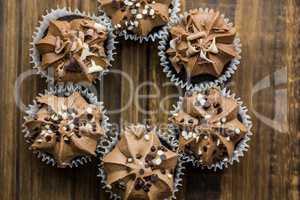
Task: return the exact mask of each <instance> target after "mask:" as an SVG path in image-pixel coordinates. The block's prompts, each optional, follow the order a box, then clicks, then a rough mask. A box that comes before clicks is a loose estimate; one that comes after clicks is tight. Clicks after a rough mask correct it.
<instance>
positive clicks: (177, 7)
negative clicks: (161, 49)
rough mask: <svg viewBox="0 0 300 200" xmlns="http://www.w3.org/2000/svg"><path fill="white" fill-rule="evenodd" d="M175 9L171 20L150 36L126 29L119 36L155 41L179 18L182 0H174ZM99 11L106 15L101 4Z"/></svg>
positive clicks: (135, 39) (134, 39)
mask: <svg viewBox="0 0 300 200" xmlns="http://www.w3.org/2000/svg"><path fill="white" fill-rule="evenodd" d="M172 5H173V9H172V12H171V13H170V20H169V22H168V23H167V24H166V25H165V26H163V27H162V28H160V29H159V30H158V31H157V32H154V33H151V34H149V35H148V36H140V35H137V34H132V33H128V32H127V31H126V30H123V31H121V32H120V33H119V34H118V36H120V37H123V38H124V39H125V40H133V41H138V42H140V43H143V42H151V41H152V42H154V41H156V40H158V39H161V38H162V37H163V36H164V35H166V34H167V33H168V27H169V26H170V24H171V22H172V21H176V20H178V18H179V16H178V15H179V13H180V12H181V3H180V0H172ZM98 9H99V13H100V14H101V15H105V11H103V10H102V9H101V7H100V6H98Z"/></svg>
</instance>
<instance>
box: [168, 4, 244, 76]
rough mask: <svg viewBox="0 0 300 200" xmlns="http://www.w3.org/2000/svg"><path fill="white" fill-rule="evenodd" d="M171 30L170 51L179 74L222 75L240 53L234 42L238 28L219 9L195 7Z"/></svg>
mask: <svg viewBox="0 0 300 200" xmlns="http://www.w3.org/2000/svg"><path fill="white" fill-rule="evenodd" d="M170 32H171V41H170V48H169V49H168V50H167V54H168V55H169V59H170V61H171V63H172V66H173V67H174V69H175V70H176V72H177V73H182V70H183V72H185V73H186V74H187V75H188V76H189V77H195V76H198V75H211V76H213V77H219V76H220V75H221V74H222V73H223V71H224V69H225V66H226V64H228V63H229V62H230V61H231V60H232V59H233V58H235V57H237V56H238V52H237V50H236V49H235V46H234V44H233V42H234V38H235V35H236V30H235V28H234V27H232V26H231V25H229V24H228V23H227V21H226V20H225V19H224V16H222V15H221V14H220V13H219V12H215V11H213V10H209V11H207V10H202V9H199V10H198V9H197V10H191V11H189V13H188V14H187V15H186V16H185V17H184V18H183V19H182V20H181V22H180V23H178V24H177V25H174V26H173V27H171V29H170Z"/></svg>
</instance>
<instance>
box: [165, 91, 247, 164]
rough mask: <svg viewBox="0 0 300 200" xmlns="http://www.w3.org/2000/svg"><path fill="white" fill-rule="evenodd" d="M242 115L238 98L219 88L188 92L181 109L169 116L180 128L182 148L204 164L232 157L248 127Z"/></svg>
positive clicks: (180, 144) (180, 145)
mask: <svg viewBox="0 0 300 200" xmlns="http://www.w3.org/2000/svg"><path fill="white" fill-rule="evenodd" d="M240 118H241V116H240V115H239V104H238V102H237V100H235V99H233V98H230V97H225V96H223V95H222V94H221V92H220V91H219V90H218V89H211V90H208V91H206V92H204V93H199V92H188V93H187V95H186V96H185V97H184V99H183V102H182V107H181V108H180V110H179V111H178V112H176V113H174V114H173V116H172V117H171V118H170V120H171V122H172V123H173V124H174V125H175V126H177V127H178V128H179V130H180V134H179V149H180V150H183V151H185V152H186V153H188V154H193V155H194V156H196V158H197V160H199V162H200V164H202V165H204V166H211V165H212V164H216V163H218V162H220V161H224V162H227V161H229V159H231V158H232V156H233V154H234V151H235V148H236V145H237V144H238V143H239V142H240V141H241V140H242V139H243V138H244V137H245V135H246V133H247V127H246V126H245V125H244V124H243V123H242V120H241V119H240Z"/></svg>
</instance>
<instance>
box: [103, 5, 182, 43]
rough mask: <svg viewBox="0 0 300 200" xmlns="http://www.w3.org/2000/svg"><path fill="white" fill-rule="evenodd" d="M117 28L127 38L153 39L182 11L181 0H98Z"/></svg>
mask: <svg viewBox="0 0 300 200" xmlns="http://www.w3.org/2000/svg"><path fill="white" fill-rule="evenodd" d="M98 2H99V7H100V9H101V10H102V11H104V12H105V13H106V14H107V15H108V16H109V17H110V18H111V20H112V24H113V26H114V28H115V30H116V31H117V32H118V33H119V34H121V35H124V36H125V38H126V39H128V38H130V39H133V40H140V41H143V40H144V39H145V40H148V39H149V38H151V39H152V40H153V41H154V40H155V38H157V37H159V36H160V35H161V34H162V33H161V32H165V31H166V25H167V24H168V23H169V21H170V19H171V18H175V17H176V14H177V13H178V12H179V11H180V2H179V0H117V1H116V0H98ZM163 27H164V28H163Z"/></svg>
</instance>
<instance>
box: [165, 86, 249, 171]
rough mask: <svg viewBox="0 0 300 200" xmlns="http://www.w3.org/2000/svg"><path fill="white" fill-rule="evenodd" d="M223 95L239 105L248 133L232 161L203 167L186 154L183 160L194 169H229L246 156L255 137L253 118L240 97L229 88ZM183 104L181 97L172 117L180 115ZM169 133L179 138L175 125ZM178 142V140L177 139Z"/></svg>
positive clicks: (235, 151) (170, 128)
mask: <svg viewBox="0 0 300 200" xmlns="http://www.w3.org/2000/svg"><path fill="white" fill-rule="evenodd" d="M192 91H193V92H201V91H203V90H202V89H200V88H194V89H193V90H192ZM221 94H222V95H223V96H224V97H229V98H233V99H235V100H236V101H237V103H238V104H239V112H238V113H239V115H240V116H241V119H242V122H243V124H244V125H245V126H246V127H247V133H246V134H245V137H244V138H243V139H242V140H241V141H240V142H239V143H238V145H237V146H236V149H235V150H234V153H233V156H232V158H231V159H227V160H223V161H220V162H218V163H215V164H212V165H210V166H202V165H201V164H200V162H199V160H198V159H196V157H195V156H193V155H187V154H185V153H184V155H183V160H184V161H185V162H188V163H192V164H193V166H194V167H201V168H208V169H210V170H214V171H217V170H223V169H224V168H228V167H229V166H230V165H233V164H234V162H239V160H240V158H241V157H243V156H244V154H245V153H246V152H247V151H248V149H249V145H248V142H249V141H250V139H251V136H252V135H253V134H252V132H251V128H252V121H251V117H250V116H249V115H248V109H247V107H246V106H244V105H243V102H242V101H241V99H240V98H239V97H236V95H235V94H234V93H231V91H230V90H229V89H227V88H224V89H222V90H221ZM182 103H183V97H180V99H179V101H178V102H177V104H176V105H173V108H174V110H173V111H171V112H170V113H171V115H173V114H175V113H178V112H179V111H180V110H181V108H182ZM169 133H170V134H171V135H172V136H169V137H170V138H173V139H174V138H178V137H179V132H178V131H177V129H176V127H175V125H172V124H170V125H169ZM177 141H178V139H177Z"/></svg>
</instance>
